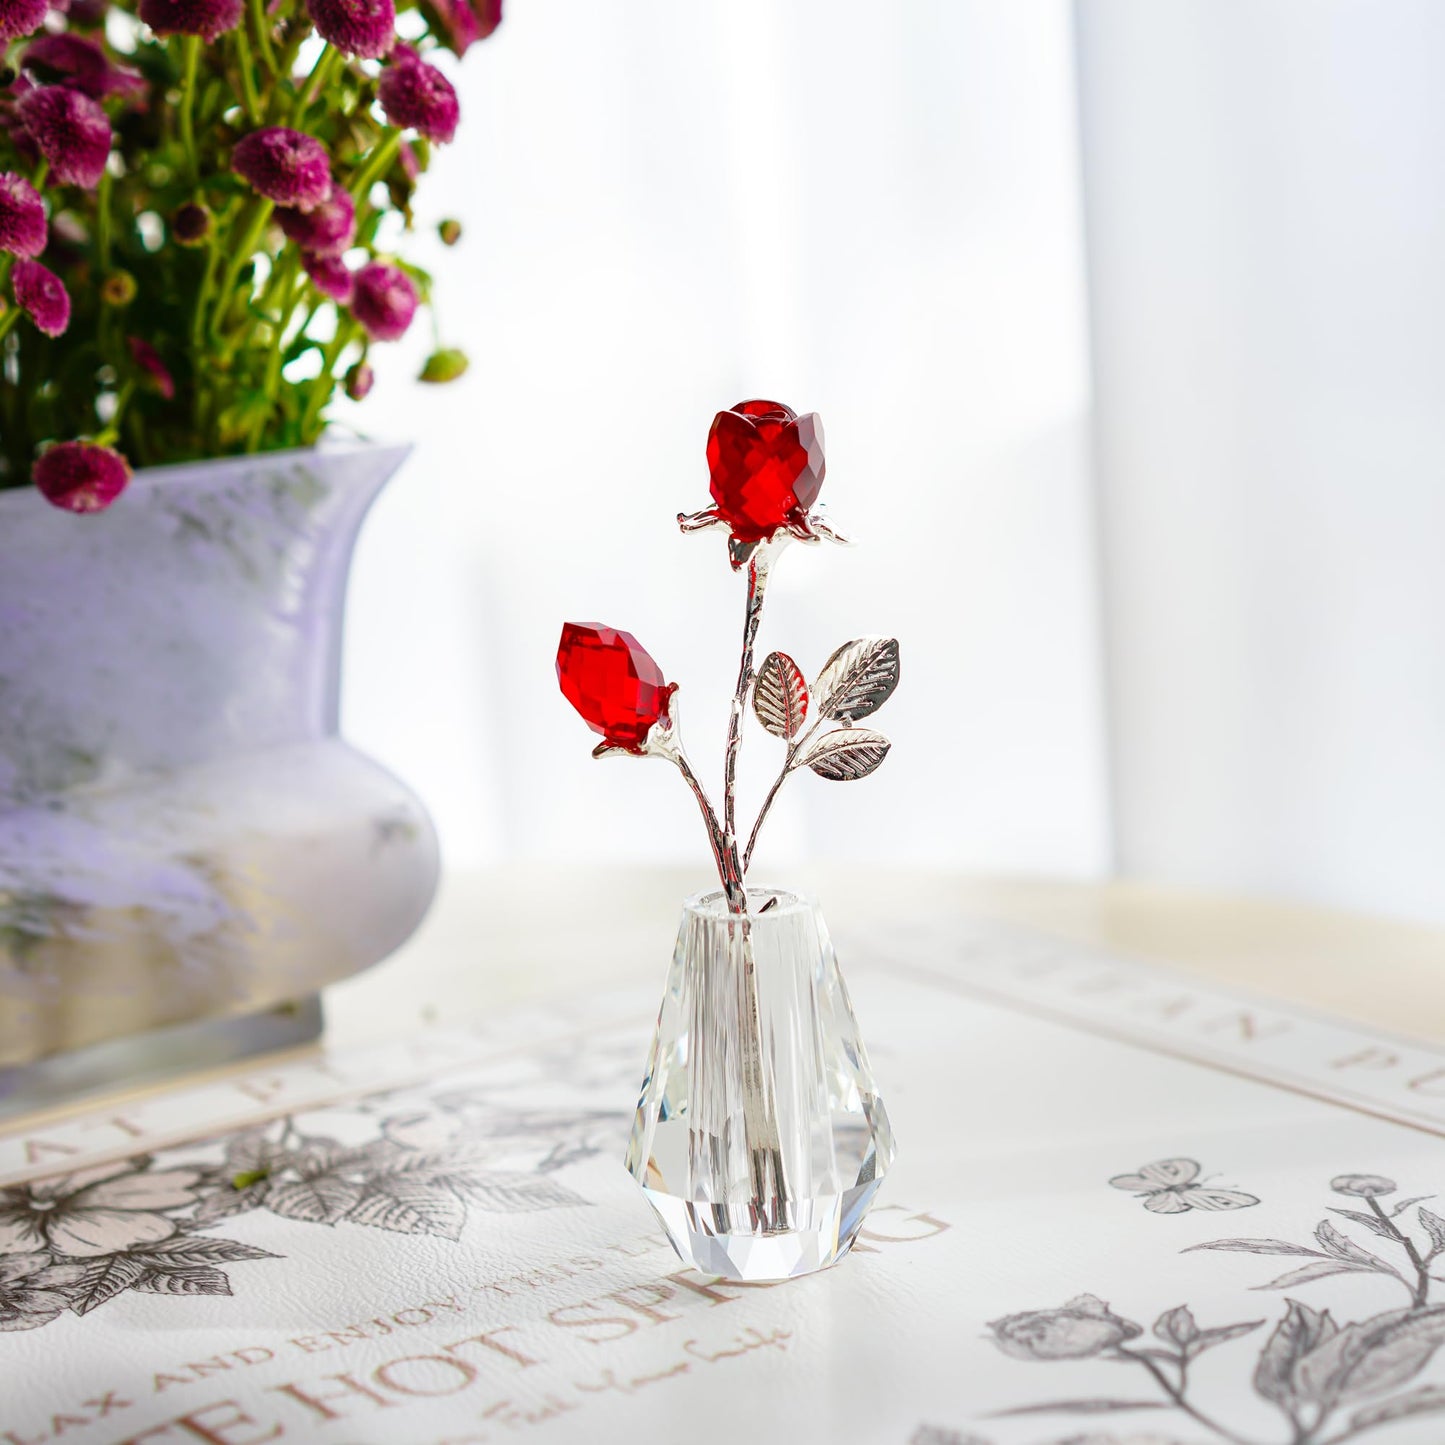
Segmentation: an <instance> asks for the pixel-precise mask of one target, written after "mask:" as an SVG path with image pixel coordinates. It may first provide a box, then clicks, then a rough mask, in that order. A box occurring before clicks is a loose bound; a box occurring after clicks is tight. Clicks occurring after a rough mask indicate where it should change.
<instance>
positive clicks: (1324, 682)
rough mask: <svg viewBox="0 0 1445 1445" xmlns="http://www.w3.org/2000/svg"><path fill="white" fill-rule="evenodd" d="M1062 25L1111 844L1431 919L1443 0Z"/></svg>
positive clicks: (1109, 17) (1443, 475)
mask: <svg viewBox="0 0 1445 1445" xmlns="http://www.w3.org/2000/svg"><path fill="white" fill-rule="evenodd" d="M1080 41H1081V57H1080V59H1081V75H1082V95H1083V111H1082V113H1083V120H1084V127H1083V139H1084V176H1085V192H1086V196H1087V209H1088V218H1089V240H1090V255H1091V261H1092V266H1091V271H1092V283H1093V285H1092V294H1093V336H1094V359H1095V387H1096V408H1097V429H1098V444H1099V445H1098V475H1099V483H1100V488H1101V501H1102V510H1101V530H1102V537H1103V559H1104V566H1103V576H1104V580H1105V598H1106V602H1107V615H1108V651H1109V658H1110V683H1111V687H1110V697H1109V704H1110V706H1109V711H1110V719H1111V733H1112V754H1113V759H1114V789H1115V792H1114V796H1115V814H1116V822H1117V841H1118V847H1119V858H1120V862H1121V865H1122V866H1123V868H1124V869H1125V870H1126V871H1128V872H1131V873H1138V874H1144V875H1147V876H1150V877H1156V878H1165V879H1169V880H1173V881H1178V882H1188V883H1195V884H1204V885H1207V886H1210V887H1215V888H1229V889H1243V890H1248V891H1251V892H1255V891H1259V892H1270V893H1284V894H1290V895H1295V896H1299V897H1303V898H1309V899H1314V900H1318V901H1323V902H1333V903H1338V904H1342V905H1347V906H1350V907H1355V908H1364V909H1372V910H1377V911H1382V912H1389V913H1396V914H1404V915H1409V916H1414V917H1418V918H1422V919H1434V920H1436V921H1445V565H1442V556H1445V85H1442V75H1445V69H1442V67H1445V6H1442V5H1440V4H1439V3H1437V0H1163V3H1159V0H1085V3H1084V4H1083V5H1082V7H1081V10H1080Z"/></svg>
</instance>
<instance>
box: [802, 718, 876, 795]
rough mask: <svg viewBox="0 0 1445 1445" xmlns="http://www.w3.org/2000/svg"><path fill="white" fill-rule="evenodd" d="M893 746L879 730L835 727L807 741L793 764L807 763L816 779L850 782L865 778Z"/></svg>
mask: <svg viewBox="0 0 1445 1445" xmlns="http://www.w3.org/2000/svg"><path fill="white" fill-rule="evenodd" d="M892 746H893V744H892V743H890V742H889V741H888V739H887V738H885V737H884V736H883V734H882V733H875V732H869V730H868V729H867V728H839V729H838V730H837V731H836V732H831V733H824V734H823V735H822V737H820V738H818V739H816V740H815V741H814V742H812V743H810V744H809V745H808V747H807V749H806V751H805V752H804V753H803V755H802V756H801V757H800V758H799V759H798V762H797V764H796V766H798V767H803V766H807V767H810V768H812V770H813V771H814V772H815V773H817V775H818V776H819V777H820V778H827V779H828V780H829V781H830V782H834V783H851V782H852V781H853V780H854V779H855V778H866V777H867V776H868V774H869V773H871V772H872V771H873V770H874V769H875V768H876V767H877V766H878V765H879V763H881V762H882V761H883V759H884V758H886V757H887V756H888V749H889V748H891V747H892Z"/></svg>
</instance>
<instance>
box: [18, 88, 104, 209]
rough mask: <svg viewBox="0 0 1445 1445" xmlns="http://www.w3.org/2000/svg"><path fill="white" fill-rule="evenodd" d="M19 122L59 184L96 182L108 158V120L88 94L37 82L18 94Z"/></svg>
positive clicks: (76, 184) (84, 184)
mask: <svg viewBox="0 0 1445 1445" xmlns="http://www.w3.org/2000/svg"><path fill="white" fill-rule="evenodd" d="M16 109H17V111H18V113H19V116H20V124H21V126H22V127H23V128H24V131H25V134H26V136H27V137H28V138H29V139H30V141H31V142H32V143H33V144H34V146H35V149H36V150H38V151H39V152H40V154H41V155H42V156H44V157H45V159H46V160H47V161H49V162H50V174H51V175H52V176H54V178H55V179H56V180H57V181H59V182H60V183H61V184H62V185H74V186H85V187H87V188H90V187H93V186H95V185H97V184H98V183H99V181H100V178H101V176H102V175H103V174H104V173H105V163H106V161H107V160H108V159H109V157H110V139H111V131H110V121H109V120H107V119H106V115H105V112H104V111H103V110H102V109H101V108H100V106H99V105H97V104H96V102H95V101H93V100H92V99H91V98H90V97H89V96H88V95H82V94H81V93H80V91H78V90H71V89H70V88H69V87H68V86H64V85H38V86H36V87H35V88H34V89H33V90H28V91H26V92H25V94H24V95H22V96H21V97H20V103H19V105H18V106H17V107H16Z"/></svg>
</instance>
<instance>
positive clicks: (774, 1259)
mask: <svg viewBox="0 0 1445 1445" xmlns="http://www.w3.org/2000/svg"><path fill="white" fill-rule="evenodd" d="M707 462H708V474H709V490H710V492H711V495H712V505H711V506H710V507H708V508H706V509H705V510H703V511H701V512H696V513H694V514H692V515H690V516H689V515H686V514H683V515H679V517H678V524H679V526H681V528H682V530H683V531H684V532H692V531H698V530H701V529H703V528H707V527H713V526H721V527H726V528H727V531H728V556H729V560H730V562H731V564H732V566H733V568H734V570H736V571H745V572H746V578H747V598H746V604H745V608H744V614H743V643H742V657H741V660H740V662H739V665H738V680H737V687H736V689H735V691H734V694H733V700H732V711H731V714H730V716H729V720H728V734H727V744H726V749H725V752H724V755H723V791H722V814H721V817H719V815H718V812H717V810H716V809H715V808H714V807H713V804H712V801H711V799H710V798H709V797H708V794H707V791H706V789H705V788H704V787H703V785H702V783H701V782H700V781H699V779H698V777H697V774H696V773H695V772H694V771H693V769H692V766H691V764H690V763H689V762H688V759H687V755H686V753H685V752H684V751H683V747H682V740H681V737H680V735H679V731H678V719H677V707H676V703H675V700H674V694H675V693H676V691H677V684H676V683H669V682H667V681H666V679H665V677H664V674H663V671H662V669H661V667H659V666H658V664H657V663H656V662H655V661H654V660H653V658H652V657H651V655H650V654H649V653H648V652H647V650H646V649H645V648H644V647H642V645H641V644H640V643H639V642H638V641H637V639H636V638H635V637H633V636H632V635H631V634H630V633H627V632H621V631H618V630H617V629H615V628H611V627H604V626H601V625H600V624H597V623H591V622H569V623H567V624H565V625H564V627H563V628H562V638H561V642H560V644H559V646H558V649H557V679H558V682H559V683H560V684H561V688H562V692H563V694H564V695H565V696H566V698H567V700H568V701H569V702H570V703H571V704H572V706H573V707H575V708H576V709H577V711H578V712H579V713H580V714H581V716H582V718H583V720H584V721H585V722H586V723H587V725H588V727H590V728H591V729H592V731H593V732H595V733H598V734H600V736H601V738H602V741H601V742H600V743H598V744H597V746H596V747H595V748H594V749H593V756H594V757H599V758H600V757H608V756H632V757H646V758H661V759H663V760H664V761H666V762H670V763H672V764H673V765H674V766H675V767H676V768H677V769H678V771H679V772H680V773H681V774H682V777H683V779H684V781H685V782H686V783H687V785H688V787H689V788H690V789H691V791H692V794H693V796H694V798H695V799H696V800H697V805H698V808H699V810H700V811H701V813H702V817H703V822H704V824H705V826H706V828H707V835H708V842H709V844H710V845H711V848H712V853H713V860H714V862H715V863H716V865H717V870H718V876H719V878H720V879H721V881H722V889H721V891H720V892H714V893H711V894H702V895H699V896H698V897H696V898H692V899H689V900H688V902H687V904H686V905H685V906H684V909H683V919H682V926H681V928H680V929H679V932H678V938H677V947H676V949H675V950H674V955H673V962H672V970H671V974H670V976H669V980H668V987H667V992H666V994H665V996H664V1001H663V1007H662V1012H661V1014H660V1016H659V1018H658V1024H657V1033H656V1036H655V1038H654V1041H653V1048H652V1057H651V1060H650V1062H649V1065H648V1069H647V1075H646V1078H645V1080H644V1083H643V1089H642V1096H641V1098H640V1100H639V1102H638V1106H637V1117H636V1121H635V1123H634V1126H633V1131H632V1138H631V1142H630V1144H629V1147H628V1153H627V1167H628V1169H629V1170H630V1171H631V1173H632V1174H633V1176H634V1178H636V1180H637V1182H638V1183H639V1184H640V1185H641V1186H642V1189H643V1192H644V1193H645V1194H646V1195H647V1197H648V1199H649V1200H650V1201H651V1203H652V1205H653V1208H654V1209H655V1210H656V1211H657V1214H658V1217H659V1218H660V1220H661V1221H662V1224H663V1226H664V1228H665V1229H666V1231H667V1235H668V1238H669V1239H670V1240H671V1241H672V1244H673V1247H674V1248H675V1249H676V1250H677V1252H678V1254H679V1256H680V1257H681V1258H682V1259H683V1260H684V1261H685V1262H686V1263H688V1264H691V1265H694V1266H695V1267H696V1268H698V1269H699V1270H701V1271H703V1272H704V1273H706V1274H713V1275H719V1276H723V1277H726V1278H730V1279H738V1280H766V1279H782V1278H788V1277H790V1276H793V1275H800V1274H806V1273H808V1272H810V1271H811V1270H815V1269H820V1268H822V1267H823V1266H825V1265H829V1264H833V1263H835V1262H836V1261H837V1260H839V1259H841V1258H842V1257H843V1256H844V1255H845V1254H846V1253H847V1252H848V1250H849V1249H850V1248H851V1247H852V1244H853V1242H854V1240H855V1239H856V1238H857V1235H858V1231H859V1229H860V1228H861V1226H862V1223H863V1217H864V1215H865V1213H866V1212H867V1210H868V1207H869V1206H870V1204H871V1203H872V1201H873V1197H874V1194H875V1193H876V1192H877V1189H878V1185H879V1183H880V1182H881V1181H882V1179H883V1176H884V1175H885V1173H886V1172H887V1170H888V1167H889V1165H890V1164H891V1162H892V1159H893V1134H892V1130H891V1127H890V1125H889V1122H888V1114H887V1111H886V1110H885V1109H884V1107H883V1102H882V1099H881V1098H880V1097H879V1094H878V1090H877V1087H876V1085H875V1084H874V1081H873V1074H872V1070H871V1068H870V1067H869V1064H868V1056H867V1053H866V1051H865V1050H864V1047H863V1041H862V1038H861V1037H860V1035H859V1032H858V1026H857V1023H856V1020H855V1019H854V1016H853V1009H852V1005H851V1003H850V1002H849V999H848V993H847V990H846V988H845V987H844V985H843V980H842V976H841V974H840V973H839V971H838V964H837V959H836V957H835V956H834V953H833V946H832V943H831V941H830V939H829V937H828V932H827V928H826V925H825V924H824V922H823V919H822V915H821V913H820V912H819V911H818V909H817V907H816V905H815V904H813V903H812V902H810V901H809V900H807V899H805V898H802V897H800V896H798V895H796V894H792V893H789V892H786V891H783V890H778V889H771V888H769V889H757V888H749V887H748V884H747V875H748V866H749V864H750V862H751V861H752V854H753V847H754V845H755V844H756V842H757V837H758V831H759V829H760V828H761V827H762V824H763V821H764V819H765V818H766V817H767V815H768V811H769V809H770V808H771V807H772V805H773V801H774V799H775V798H776V797H777V795H778V792H779V790H780V789H781V787H782V785H783V784H784V782H786V781H787V779H788V778H789V777H790V776H791V775H792V774H793V773H795V772H798V771H799V770H801V769H804V768H807V769H808V770H810V771H811V772H813V773H815V774H816V775H817V776H818V777H821V778H826V779H829V780H831V781H834V782H848V781H851V780H854V779H857V778H863V777H867V776H868V774H870V773H872V772H873V771H875V770H876V769H877V767H878V766H879V764H880V763H882V761H883V759H884V758H885V757H886V756H887V755H888V749H889V742H888V739H887V738H885V737H884V736H883V735H882V734H881V733H877V732H874V731H872V730H871V729H870V728H865V727H860V726H859V725H858V724H859V723H860V722H861V721H862V720H863V719H864V718H868V717H871V716H872V714H873V713H875V712H877V710H878V709H879V708H880V707H882V705H883V704H884V703H885V702H886V701H887V700H888V698H889V697H890V696H891V695H892V693H893V690H894V689H895V688H896V687H897V686H898V668H899V664H898V643H897V642H896V641H895V640H894V639H892V638H860V639H857V640H855V641H852V642H846V643H844V644H843V645H842V646H841V647H839V648H838V649H837V650H836V651H835V652H834V653H833V655H832V656H831V657H830V658H828V660H827V661H826V662H825V663H824V665H823V668H822V670H821V671H820V672H819V673H818V675H817V677H816V678H815V679H814V680H813V684H812V686H811V687H809V685H808V682H807V680H806V678H805V676H804V674H803V672H802V669H801V668H800V667H799V666H798V664H797V663H796V662H795V661H794V660H793V659H792V658H791V657H790V656H788V654H787V653H785V652H771V653H769V654H768V655H767V657H766V658H764V660H763V662H762V664H761V665H760V666H756V667H755V666H754V661H753V656H754V646H755V643H756V640H757V635H758V629H759V626H760V624H761V621H762V612H763V597H764V593H765V591H766V587H767V580H768V575H769V571H770V569H771V567H772V565H773V562H774V561H775V560H776V557H777V555H778V553H779V552H780V551H781V550H782V549H783V548H784V547H785V546H786V545H787V544H788V543H789V542H793V541H801V542H817V541H819V540H821V539H827V540H830V541H835V542H838V541H842V540H843V538H842V537H841V536H839V534H838V533H837V532H836V531H835V530H834V529H833V527H832V526H831V524H830V523H829V522H828V521H827V519H826V517H825V516H824V514H823V513H822V511H821V510H820V509H819V508H818V507H817V506H816V503H817V500H818V493H819V492H820V491H821V489H822V486H823V475H824V465H825V464H824V457H823V429H822V425H821V424H820V422H819V420H818V417H817V416H816V414H813V413H809V414H807V415H804V416H799V415H798V413H797V412H795V411H794V410H793V409H792V408H791V407H787V406H784V405H782V404H781V403H780V402H775V401H744V402H740V403H739V404H738V405H737V406H735V407H732V408H731V409H730V410H728V411H723V412H719V413H718V414H717V416H716V417H715V418H714V420H713V424H712V428H711V430H710V431H709V433H708V442H707ZM750 702H751V706H752V710H753V712H754V714H755V716H756V717H757V719H758V721H759V722H760V723H761V724H762V726H763V728H764V729H765V730H766V731H767V732H769V733H771V734H772V735H773V736H774V737H776V738H779V739H781V740H782V741H783V743H784V744H785V745H786V751H785V753H784V757H783V765H782V768H781V770H780V772H779V773H778V776H777V778H776V780H775V781H774V782H773V784H772V787H771V788H770V789H769V790H768V793H767V795H766V797H765V798H764V800H763V804H762V807H761V808H760V809H759V812H758V816H757V818H756V819H755V820H754V822H753V826H752V829H751V831H750V832H749V834H748V838H747V843H746V845H745V846H740V843H739V837H740V835H739V832H738V827H737V787H736V784H737V763H738V753H739V751H740V749H741V746H742V729H743V715H744V713H745V712H746V710H747V708H748V705H749V703H750Z"/></svg>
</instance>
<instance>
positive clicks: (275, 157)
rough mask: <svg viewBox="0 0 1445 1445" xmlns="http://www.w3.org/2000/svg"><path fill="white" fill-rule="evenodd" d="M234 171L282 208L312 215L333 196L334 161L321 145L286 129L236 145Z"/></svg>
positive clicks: (257, 134) (276, 127)
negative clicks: (332, 168)
mask: <svg viewBox="0 0 1445 1445" xmlns="http://www.w3.org/2000/svg"><path fill="white" fill-rule="evenodd" d="M231 169H232V170H233V171H235V173H236V174H237V175H238V176H240V177H241V179H242V180H244V181H247V182H249V183H250V185H251V188H252V189H253V190H254V191H255V192H256V193H257V194H258V195H262V196H265V197H266V199H267V200H269V201H275V202H276V204H277V205H278V206H290V207H293V208H294V209H295V210H298V211H310V210H312V209H314V208H315V207H316V206H319V205H320V204H321V203H322V201H324V200H326V199H327V197H328V196H330V194H331V161H330V159H329V158H328V157H327V154H326V150H325V147H323V146H322V144H321V142H320V141H318V140H315V139H314V138H313V137H311V136H309V135H302V133H301V132H300V131H297V130H291V129H290V128H289V127H287V126H284V125H273V126H268V127H267V128H266V129H265V130H257V131H252V132H251V134H250V135H248V136H242V137H241V139H240V140H238V141H237V142H236V148H235V150H233V151H232V152H231Z"/></svg>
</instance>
